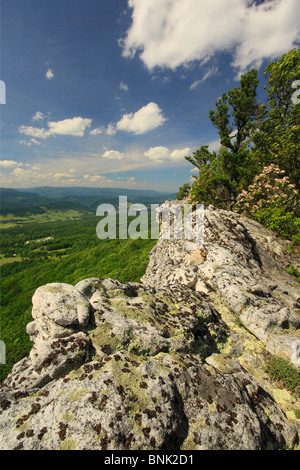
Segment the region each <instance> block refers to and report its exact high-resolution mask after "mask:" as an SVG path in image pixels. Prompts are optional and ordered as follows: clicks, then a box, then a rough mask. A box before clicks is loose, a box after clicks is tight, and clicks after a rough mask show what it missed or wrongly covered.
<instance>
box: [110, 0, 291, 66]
mask: <svg viewBox="0 0 300 470" xmlns="http://www.w3.org/2000/svg"><path fill="white" fill-rule="evenodd" d="M128 5H129V7H130V8H132V24H131V26H130V28H129V29H128V31H127V34H126V37H125V38H124V39H121V40H120V41H119V43H120V45H121V46H122V48H123V55H124V56H126V57H131V58H132V57H133V56H134V55H135V54H137V53H139V54H140V58H141V60H142V61H143V62H144V64H145V65H146V66H147V67H148V69H150V70H152V69H153V68H154V67H156V66H158V67H162V68H164V67H168V68H171V69H173V70H175V69H176V68H177V67H178V66H180V65H186V64H188V63H190V62H192V61H195V60H198V61H207V59H209V58H212V57H213V56H214V55H215V54H216V53H218V52H230V53H232V54H233V60H232V65H233V66H234V67H235V68H236V69H237V70H238V72H240V73H241V72H244V71H246V70H247V69H248V68H249V67H259V66H260V65H261V63H262V61H263V59H264V58H267V59H274V58H276V57H279V56H281V55H282V54H283V53H285V52H287V51H288V50H290V49H292V48H293V47H295V46H296V45H297V43H298V42H299V40H300V34H299V30H300V2H299V0H265V1H264V2H263V3H261V2H260V3H258V2H257V1H254V0H230V1H229V2H226V1H224V0H210V1H209V2H208V1H207V0H128Z"/></svg>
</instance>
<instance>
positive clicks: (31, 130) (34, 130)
mask: <svg viewBox="0 0 300 470" xmlns="http://www.w3.org/2000/svg"><path fill="white" fill-rule="evenodd" d="M19 132H20V134H25V135H29V136H31V137H35V138H37V139H47V138H48V137H49V136H50V135H51V133H50V132H49V131H47V130H46V129H43V128H40V127H32V126H20V127H19ZM22 143H23V142H22Z"/></svg>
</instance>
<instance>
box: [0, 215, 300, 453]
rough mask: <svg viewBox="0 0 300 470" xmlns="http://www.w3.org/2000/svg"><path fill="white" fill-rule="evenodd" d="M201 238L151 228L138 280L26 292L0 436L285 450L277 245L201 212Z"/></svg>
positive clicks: (290, 422) (43, 444) (295, 317)
mask: <svg viewBox="0 0 300 470" xmlns="http://www.w3.org/2000/svg"><path fill="white" fill-rule="evenodd" d="M204 221H205V233H204V245H203V246H202V247H201V248H200V247H199V246H196V245H193V244H192V243H191V242H187V240H178V239H176V240H174V239H170V240H166V239H163V236H162V235H163V230H162V233H161V237H160V239H159V240H158V242H157V245H156V246H155V247H154V249H153V250H152V252H151V254H150V262H149V265H148V268H147V271H146V273H145V275H144V277H143V279H142V281H143V282H142V283H141V284H137V283H126V284H122V283H120V282H118V281H117V280H113V279H98V278H91V279H85V280H83V281H81V282H79V283H78V284H76V285H75V286H70V285H67V284H47V285H46V286H43V287H40V288H38V289H37V291H36V293H35V295H34V296H33V299H32V303H33V309H32V316H33V320H34V321H33V322H31V323H30V324H29V325H28V326H27V333H28V334H29V335H30V338H31V339H32V341H33V347H32V350H31V352H30V355H29V357H28V358H24V359H23V360H22V361H20V362H19V363H17V364H16V365H15V366H14V368H13V369H12V371H11V373H10V374H9V375H8V377H7V378H6V380H5V381H4V382H3V383H2V384H1V388H0V448H1V449H30V450H31V449H33V450H38V449H77V450H80V449H101V450H106V449H107V450H118V449H132V450H138V449H141V450H151V449H153V450H155V449H167V450H178V449H181V450H194V449H195V450H201V449H213V450H219V449H232V450H238V449H250V450H259V449H272V448H273V449H284V448H287V449H293V448H296V447H297V446H298V444H299V429H300V428H299V422H300V420H299V415H300V404H299V401H298V400H297V397H296V396H294V395H293V394H292V393H289V392H288V391H287V390H283V389H280V388H278V387H277V386H276V384H273V383H272V381H271V380H270V378H269V377H268V376H267V374H266V372H265V369H264V360H265V357H266V354H269V353H276V354H282V355H285V356H286V357H289V358H290V359H291V361H293V362H294V365H295V367H297V366H298V359H299V356H298V353H297V350H296V346H297V345H298V344H299V340H300V335H299V325H300V321H299V319H300V317H299V310H298V308H299V288H298V285H297V282H296V281H294V280H293V278H292V277H290V276H289V275H288V274H287V273H286V272H285V270H284V267H285V265H286V264H289V261H288V259H287V254H286V251H285V247H284V244H283V243H281V242H279V241H278V240H276V238H275V237H274V235H272V234H271V233H270V232H269V231H267V230H265V229H263V228H262V227H261V226H260V225H258V224H256V223H254V222H252V221H250V220H248V219H245V218H243V217H241V216H239V215H237V214H233V213H231V212H226V211H219V210H218V211H217V210H214V209H213V208H211V207H210V208H209V209H208V210H206V211H205V217H204Z"/></svg>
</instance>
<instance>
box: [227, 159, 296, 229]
mask: <svg viewBox="0 0 300 470" xmlns="http://www.w3.org/2000/svg"><path fill="white" fill-rule="evenodd" d="M298 203H299V191H297V189H296V188H295V185H294V184H291V182H290V180H289V178H288V176H285V171H284V170H280V168H279V167H278V166H276V165H274V164H272V165H270V166H268V167H265V168H264V169H263V172H262V173H261V174H260V175H257V176H256V177H255V178H254V181H253V184H252V185H250V186H249V187H248V191H246V190H244V191H242V192H241V193H240V194H239V196H238V197H237V202H236V207H237V209H239V210H241V211H243V212H244V213H245V214H246V215H248V216H250V217H253V218H255V219H256V220H258V221H259V222H261V223H263V224H264V225H266V226H267V227H269V228H271V229H272V230H276V231H277V232H278V233H279V234H280V235H282V236H285V237H286V236H287V237H290V236H292V235H295V234H296V233H297V232H298V231H299V226H300V219H299V218H297V217H296V214H295V211H296V208H297V205H298Z"/></svg>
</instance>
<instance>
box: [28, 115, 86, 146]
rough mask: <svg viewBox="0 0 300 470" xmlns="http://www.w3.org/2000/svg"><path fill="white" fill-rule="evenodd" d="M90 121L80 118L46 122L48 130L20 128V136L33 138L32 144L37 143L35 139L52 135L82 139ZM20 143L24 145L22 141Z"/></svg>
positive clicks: (29, 127)
mask: <svg viewBox="0 0 300 470" xmlns="http://www.w3.org/2000/svg"><path fill="white" fill-rule="evenodd" d="M91 123H92V119H85V118H82V117H74V118H72V119H64V120H63V121H57V122H54V121H52V122H48V123H47V124H48V127H49V129H44V128H40V127H32V126H20V127H19V132H20V134H25V135H28V136H30V137H33V138H34V139H31V140H32V143H35V144H36V143H37V141H35V139H47V138H48V137H50V136H52V135H71V136H74V137H82V136H83V135H84V132H85V130H86V129H87V128H88V127H90V126H91ZM22 143H24V142H23V141H22Z"/></svg>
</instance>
